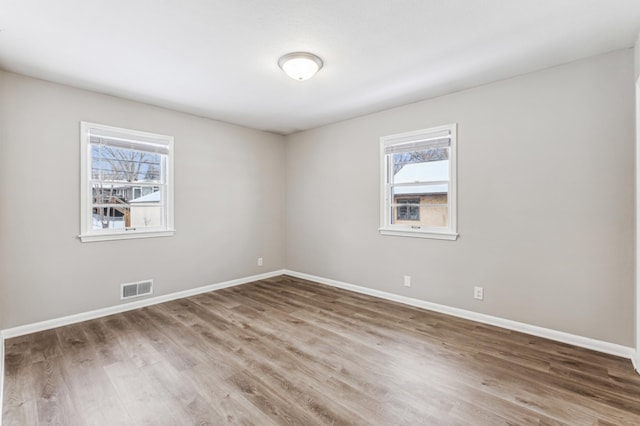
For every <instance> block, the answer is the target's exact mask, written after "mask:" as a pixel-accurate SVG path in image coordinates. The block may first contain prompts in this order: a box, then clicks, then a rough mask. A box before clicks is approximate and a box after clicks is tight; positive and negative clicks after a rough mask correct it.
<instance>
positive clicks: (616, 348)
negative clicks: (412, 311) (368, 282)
mask: <svg viewBox="0 0 640 426" xmlns="http://www.w3.org/2000/svg"><path fill="white" fill-rule="evenodd" d="M284 273H285V274H286V275H290V276H292V277H296V278H301V279H304V280H309V281H315V282H318V283H321V284H327V285H330V286H333V287H338V288H342V289H345V290H351V291H354V292H356V293H362V294H367V295H369V296H374V297H379V298H381V299H387V300H392V301H394V302H399V303H403V304H405V305H410V306H415V307H418V308H423V309H427V310H429V311H435V312H440V313H443V314H447V315H451V316H454V317H458V318H464V319H468V320H472V321H476V322H480V323H483V324H489V325H495V326H497V327H502V328H506V329H508V330H514V331H519V332H521V333H525V334H531V335H533V336H538V337H544V338H546V339H550V340H555V341H558V342H562V343H568V344H570V345H574V346H579V347H582V348H586V349H592V350H594V351H598V352H604V353H606V354H610V355H616V356H619V357H623V358H627V359H630V360H631V361H632V362H633V363H634V366H635V368H636V371H638V372H639V373H640V369H638V367H640V362H638V360H637V359H636V358H637V354H636V350H635V349H634V348H631V347H628V346H622V345H618V344H615V343H609V342H603V341H601V340H595V339H591V338H589V337H583V336H577V335H575V334H569V333H565V332H563V331H557V330H552V329H549V328H544V327H538V326H535V325H530V324H525V323H522V322H517V321H511V320H508V319H504V318H499V317H494V316H491V315H486V314H480V313H477V312H473V311H467V310H465V309H459V308H453V307H450V306H446V305H440V304H437V303H432V302H427V301H424V300H420V299H414V298H411V297H405V296H399V295H397V294H393V293H387V292H385V291H380V290H374V289H371V288H367V287H361V286H358V285H354V284H348V283H345V282H342V281H336V280H332V279H329V278H323V277H318V276H315V275H309V274H304V273H301V272H296V271H290V270H286V269H285V270H284Z"/></svg>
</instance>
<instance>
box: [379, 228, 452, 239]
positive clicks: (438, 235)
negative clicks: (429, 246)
mask: <svg viewBox="0 0 640 426" xmlns="http://www.w3.org/2000/svg"><path fill="white" fill-rule="evenodd" d="M378 230H379V231H380V234H382V235H391V236H395V237H411V238H431V239H434V240H449V241H455V240H456V239H457V238H458V234H457V233H451V232H435V231H410V230H404V229H403V230H400V229H387V228H380V229H378Z"/></svg>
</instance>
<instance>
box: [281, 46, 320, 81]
mask: <svg viewBox="0 0 640 426" xmlns="http://www.w3.org/2000/svg"><path fill="white" fill-rule="evenodd" d="M278 66H279V67H280V68H282V71H284V72H285V73H286V74H287V75H288V76H289V77H291V78H293V79H294V80H308V79H310V78H311V77H313V76H314V75H315V73H317V72H318V71H320V68H322V59H320V58H318V57H317V56H316V55H314V54H313V53H308V52H293V53H287V54H286V55H284V56H282V57H281V58H280V59H278Z"/></svg>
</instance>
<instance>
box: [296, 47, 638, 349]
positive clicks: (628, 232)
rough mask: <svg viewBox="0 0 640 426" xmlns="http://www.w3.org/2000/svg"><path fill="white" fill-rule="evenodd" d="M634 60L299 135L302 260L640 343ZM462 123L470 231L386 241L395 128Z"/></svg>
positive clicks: (478, 307)
mask: <svg viewBox="0 0 640 426" xmlns="http://www.w3.org/2000/svg"><path fill="white" fill-rule="evenodd" d="M633 61H634V58H633V50H630V49H626V50H623V51H617V52H613V53H611V54H608V55H604V56H598V57H594V58H590V59H587V60H583V61H579V62H575V63H571V64H568V65H564V66H559V67H556V68H552V69H548V70H544V71H540V72H536V73H531V74H528V75H524V76H520V77H517V78H513V79H509V80H505V81H501V82H497V83H493V84H489V85H485V86H482V87H478V88H474V89H471V90H467V91H463V92H459V93H455V94H452V95H449V96H444V97H440V98H436V99H433V100H428V101H424V102H420V103H416V104H411V105H407V106H404V107H400V108H396V109H392V110H389V111H385V112H381V113H378V114H372V115H368V116H364V117H360V118H357V119H352V120H348V121H344V122H341V123H337V124H333V125H329V126H325V127H322V128H318V129H315V130H311V131H307V132H302V133H298V134H295V135H292V136H290V137H288V138H287V145H286V157H285V165H286V175H285V183H286V191H285V193H286V200H285V221H286V227H285V232H286V236H285V253H286V259H285V263H286V265H287V268H289V269H292V270H295V271H300V272H304V273H308V274H313V275H318V276H322V277H326V278H330V279H335V280H340V281H344V282H348V283H352V284H356V285H360V286H365V287H369V288H372V289H376V290H383V291H387V292H391V293H396V294H400V295H404V296H408V297H414V298H418V299H423V300H427V301H431V302H435V303H440V304H444V305H448V306H452V307H458V308H463V309H468V310H471V311H476V312H480V313H485V314H489V315H494V316H497V317H502V318H507V319H511V320H515V321H521V322H525V323H529V324H533V325H537V326H541V327H547V328H551V329H555V330H560V331H564V332H568V333H573V334H577V335H581V336H586V337H591V338H594V339H598V340H603V341H607V342H612V343H617V344H621V345H626V346H634V93H633V79H634V71H633V68H634V65H633ZM453 122H455V123H458V161H459V163H458V220H459V232H460V238H459V239H458V240H457V241H442V240H429V239H419V238H406V237H405V238H403V237H394V236H381V235H380V234H379V233H378V230H377V228H378V226H379V208H378V206H379V200H378V198H379V159H378V152H379V145H378V144H379V137H380V136H381V135H389V134H396V133H401V132H406V131H411V130H416V129H422V128H428V127H431V126H438V125H442V124H447V123H453ZM353 194H360V196H359V197H353ZM345 205H349V209H348V210H345V209H344V208H343V207H344V206H345ZM348 213H350V214H348ZM403 275H411V276H412V278H413V280H412V287H411V288H406V287H403V283H402V276H403ZM476 285H479V286H483V287H484V288H485V300H484V301H477V300H474V299H473V298H472V294H473V286H476Z"/></svg>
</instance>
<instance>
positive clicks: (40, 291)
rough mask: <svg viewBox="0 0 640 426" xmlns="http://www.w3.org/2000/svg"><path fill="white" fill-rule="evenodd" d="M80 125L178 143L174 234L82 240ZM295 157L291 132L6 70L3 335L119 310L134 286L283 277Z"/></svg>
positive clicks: (0, 153)
mask: <svg viewBox="0 0 640 426" xmlns="http://www.w3.org/2000/svg"><path fill="white" fill-rule="evenodd" d="M80 120H86V121H90V122H96V123H103V124H107V125H112V126H118V127H126V128H131V129H137V130H144V131H149V132H154V133H160V134H167V135H173V136H174V137H175V190H176V193H175V226H176V229H177V233H176V235H175V236H174V237H169V238H150V239H139V240H127V241H109V242H92V243H81V242H80V241H79V240H78V238H76V236H77V235H78V233H79V230H80V229H79V223H80V218H79V214H80V210H79V209H80V205H79V204H80V194H79V189H80V181H79V176H80V171H79V166H80V163H79V161H80V158H79V157H80V148H79V147H80V142H79V133H80V130H79V129H80V127H79V126H80V124H79V123H80ZM283 158H284V142H283V139H282V137H281V136H277V135H272V134H268V133H264V132H259V131H255V130H250V129H246V128H242V127H238V126H232V125H228V124H224V123H220V122H216V121H212V120H207V119H203V118H198V117H195V116H191V115H188V114H182V113H177V112H173V111H169V110H165V109H161V108H156V107H152V106H149V105H144V104H140V103H136V102H131V101H126V100H123V99H119V98H115V97H111V96H105V95H100V94H97V93H92V92H88V91H83V90H78V89H73V88H70V87H66V86H61V85H56V84H51V83H47V82H44V81H40V80H35V79H31V78H28V77H23V76H19V75H15V74H11V73H5V72H0V206H1V208H0V285H1V286H2V287H1V288H0V329H2V328H9V327H14V326H19V325H24V324H29V323H33V322H37V321H41V320H47V319H52V318H56V317H61V316H64V315H69V314H76V313H81V312H85V311H88V310H92V309H97V308H102V307H106V306H112V305H117V304H118V303H120V300H119V285H120V283H123V282H131V281H137V280H142V279H145V278H154V279H155V282H154V287H155V288H154V292H155V295H162V294H167V293H172V292H176V291H181V290H186V289H190V288H195V287H199V286H203V285H208V284H213V283H217V282H221V281H225V280H230V279H234V278H241V277H246V276H250V275H254V274H259V273H264V272H268V271H272V270H278V269H281V268H282V267H283V266H284V264H283V248H282V235H283V230H282V216H283V213H282V203H283V189H282V187H283V171H282V170H283ZM238 206H242V207H241V208H239V207H238ZM258 257H263V258H264V262H265V265H264V266H263V267H261V268H260V267H257V266H256V264H257V258H258ZM106 264H110V265H111V267H109V268H105V265H106Z"/></svg>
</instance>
